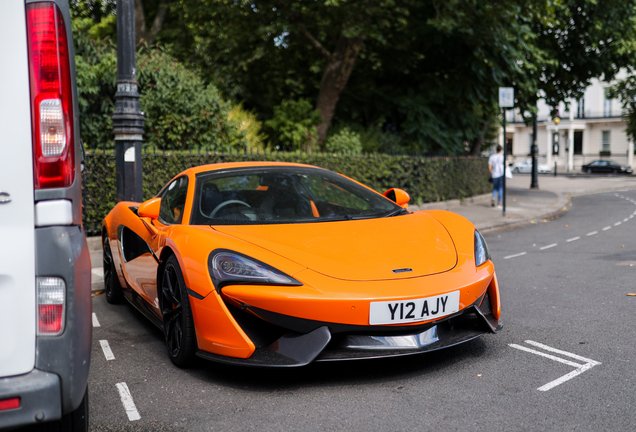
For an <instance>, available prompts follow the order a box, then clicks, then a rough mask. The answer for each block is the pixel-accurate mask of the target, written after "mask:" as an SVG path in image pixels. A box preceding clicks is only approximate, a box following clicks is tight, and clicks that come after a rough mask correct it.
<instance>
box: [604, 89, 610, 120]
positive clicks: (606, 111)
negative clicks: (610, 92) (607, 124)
mask: <svg viewBox="0 0 636 432" xmlns="http://www.w3.org/2000/svg"><path fill="white" fill-rule="evenodd" d="M611 116H612V99H610V98H608V97H607V89H605V94H603V117H611Z"/></svg>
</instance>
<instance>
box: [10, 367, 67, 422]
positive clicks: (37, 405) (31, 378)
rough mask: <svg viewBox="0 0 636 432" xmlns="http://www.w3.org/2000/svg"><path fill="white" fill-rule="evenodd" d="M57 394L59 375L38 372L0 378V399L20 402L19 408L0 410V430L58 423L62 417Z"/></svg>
mask: <svg viewBox="0 0 636 432" xmlns="http://www.w3.org/2000/svg"><path fill="white" fill-rule="evenodd" d="M61 392H62V390H61V384H60V378H59V376H57V375H56V374H53V373H49V372H43V371H40V370H38V369H33V370H32V371H31V372H29V373H28V374H25V375H18V376H14V377H7V378H2V379H0V400H5V399H10V398H16V397H17V398H19V399H20V407H19V408H16V409H11V410H6V411H0V428H5V427H6V428H12V427H18V426H22V425H26V424H32V423H40V422H44V421H52V420H59V419H60V418H61V417H62V401H61V399H60V394H61Z"/></svg>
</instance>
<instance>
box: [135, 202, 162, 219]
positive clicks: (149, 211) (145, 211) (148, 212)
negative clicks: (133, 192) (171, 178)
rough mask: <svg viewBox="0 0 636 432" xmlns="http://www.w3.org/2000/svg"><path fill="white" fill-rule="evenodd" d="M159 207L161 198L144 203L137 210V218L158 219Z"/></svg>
mask: <svg viewBox="0 0 636 432" xmlns="http://www.w3.org/2000/svg"><path fill="white" fill-rule="evenodd" d="M160 206H161V198H152V199H149V200H148V201H146V202H144V203H143V204H141V205H140V206H139V209H137V214H138V215H139V217H147V218H149V219H151V220H155V219H159V207H160Z"/></svg>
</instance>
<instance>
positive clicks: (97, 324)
mask: <svg viewBox="0 0 636 432" xmlns="http://www.w3.org/2000/svg"><path fill="white" fill-rule="evenodd" d="M93 327H101V325H99V321H97V315H95V312H93Z"/></svg>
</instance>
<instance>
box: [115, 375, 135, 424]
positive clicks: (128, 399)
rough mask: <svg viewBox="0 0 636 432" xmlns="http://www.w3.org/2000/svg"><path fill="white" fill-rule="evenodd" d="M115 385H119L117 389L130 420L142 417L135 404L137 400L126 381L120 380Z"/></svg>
mask: <svg viewBox="0 0 636 432" xmlns="http://www.w3.org/2000/svg"><path fill="white" fill-rule="evenodd" d="M115 385H116V386H117V391H119V398H120V399H121V403H122V404H123V405H124V409H125V410H126V415H127V416H128V420H130V421H135V420H139V419H141V416H140V415H139V411H137V407H136V406H135V401H133V398H132V395H131V394H130V390H129V389H128V386H127V385H126V383H125V382H120V383H117V384H115Z"/></svg>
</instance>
